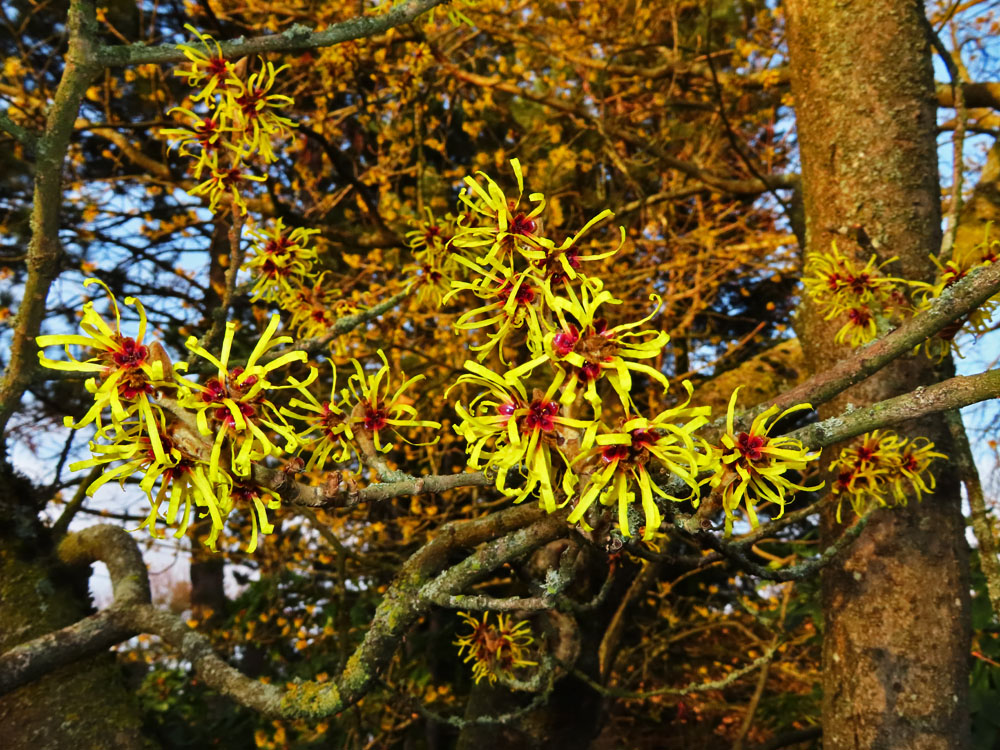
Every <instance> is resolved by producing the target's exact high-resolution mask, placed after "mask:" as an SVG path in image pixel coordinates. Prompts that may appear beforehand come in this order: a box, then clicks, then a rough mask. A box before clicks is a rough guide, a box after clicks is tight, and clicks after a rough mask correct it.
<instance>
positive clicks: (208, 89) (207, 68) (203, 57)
mask: <svg viewBox="0 0 1000 750" xmlns="http://www.w3.org/2000/svg"><path fill="white" fill-rule="evenodd" d="M184 28H185V29H187V30H188V31H190V32H191V33H192V34H194V35H195V36H196V37H197V38H198V40H199V41H200V42H201V44H202V46H203V47H204V50H205V51H204V52H202V51H201V50H199V49H197V48H196V47H192V46H190V45H187V44H179V45H177V48H178V49H179V50H180V51H181V52H183V53H184V56H185V57H186V58H187V59H188V60H190V61H191V67H190V68H188V69H187V70H175V71H174V75H175V76H179V77H181V78H184V79H186V80H187V83H188V85H189V86H191V87H193V88H197V87H198V86H204V88H202V90H201V91H199V92H198V93H197V94H195V96H194V97H193V99H194V100H195V101H198V100H199V99H204V100H206V101H207V100H209V99H211V97H212V95H213V94H215V93H216V89H217V88H218V87H219V86H220V85H225V82H226V80H227V79H228V78H229V76H230V75H232V71H233V66H232V63H230V62H229V61H227V60H226V59H225V57H223V56H222V47H220V46H219V43H218V42H217V41H215V39H213V38H212V37H211V36H210V35H208V34H202V33H200V32H199V31H198V30H197V29H195V28H194V26H191V25H189V24H185V26H184ZM213 47H214V48H213Z"/></svg>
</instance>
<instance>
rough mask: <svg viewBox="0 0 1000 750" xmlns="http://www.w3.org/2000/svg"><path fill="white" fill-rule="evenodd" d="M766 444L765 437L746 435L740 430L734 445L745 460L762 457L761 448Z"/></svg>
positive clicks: (758, 459) (754, 459) (756, 459)
mask: <svg viewBox="0 0 1000 750" xmlns="http://www.w3.org/2000/svg"><path fill="white" fill-rule="evenodd" d="M765 445H767V438H766V437H763V436H761V435H748V434H747V433H745V432H741V433H740V434H739V436H738V437H737V438H736V447H737V448H738V449H739V451H740V453H741V454H743V458H744V459H745V460H747V461H751V462H753V461H760V460H761V459H762V458H763V457H764V453H763V452H762V451H761V449H762V448H763V447H764V446H765Z"/></svg>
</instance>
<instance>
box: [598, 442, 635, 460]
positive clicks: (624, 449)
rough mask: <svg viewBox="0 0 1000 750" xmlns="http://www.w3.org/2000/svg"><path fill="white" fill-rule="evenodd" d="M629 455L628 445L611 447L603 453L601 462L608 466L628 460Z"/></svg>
mask: <svg viewBox="0 0 1000 750" xmlns="http://www.w3.org/2000/svg"><path fill="white" fill-rule="evenodd" d="M628 454H629V449H628V446H627V445H609V446H608V447H607V448H605V449H604V450H602V451H601V460H602V461H603V462H604V463H606V464H612V463H614V462H615V461H624V460H625V459H626V458H628Z"/></svg>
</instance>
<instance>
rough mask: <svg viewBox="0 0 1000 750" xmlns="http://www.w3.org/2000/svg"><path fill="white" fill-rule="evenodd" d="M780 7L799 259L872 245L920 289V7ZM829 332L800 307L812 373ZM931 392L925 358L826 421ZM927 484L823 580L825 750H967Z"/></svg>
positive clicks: (950, 514)
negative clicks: (925, 387) (797, 165)
mask: <svg viewBox="0 0 1000 750" xmlns="http://www.w3.org/2000/svg"><path fill="white" fill-rule="evenodd" d="M786 8H787V12H788V28H789V35H788V40H789V52H790V58H791V67H792V91H793V94H794V96H795V107H796V116H797V123H798V134H799V142H800V149H801V158H802V183H803V191H804V201H805V214H806V245H807V249H809V250H816V251H824V250H826V249H828V248H829V247H830V243H831V242H832V241H834V240H836V242H837V244H838V246H839V247H840V248H841V249H842V250H845V251H847V252H854V253H855V254H856V255H857V257H858V258H861V259H867V256H869V255H870V254H871V252H872V250H871V248H870V247H866V245H867V242H866V241H865V240H864V239H863V238H864V236H865V235H867V237H869V238H871V240H873V242H874V245H875V247H876V248H877V250H878V253H879V255H880V257H882V258H883V259H886V258H889V257H893V256H896V257H898V258H899V261H900V265H899V266H897V267H896V268H894V271H896V272H899V271H900V270H901V271H902V273H903V274H905V275H906V276H907V277H909V278H913V279H927V278H930V277H931V276H932V275H933V265H932V264H931V261H930V260H929V257H928V256H929V254H931V253H936V252H938V250H939V249H940V243H941V229H940V224H941V215H940V202H939V187H938V172H937V155H936V148H935V138H934V125H935V121H934V117H935V103H934V82H933V76H932V70H931V64H930V54H929V52H930V50H929V44H928V41H927V37H926V35H925V31H924V25H923V23H924V22H923V19H922V18H921V16H920V13H921V12H922V9H921V7H920V5H919V4H918V3H915V2H913V0H856V1H855V2H844V1H843V0H838V1H836V2H835V1H834V0H789V2H788V3H787V5H786ZM844 228H846V232H844ZM859 229H860V230H863V233H861V232H859ZM859 239H860V241H859ZM838 326H839V324H838V323H836V322H833V321H824V320H823V319H822V318H821V316H819V315H817V314H816V311H815V309H813V308H811V306H810V305H808V304H806V305H804V309H803V310H802V315H801V318H800V321H799V332H800V336H801V338H802V342H803V347H804V350H805V352H806V358H807V360H808V361H809V362H810V364H811V366H812V367H813V368H814V369H815V370H820V369H822V368H823V367H825V366H828V365H829V364H831V363H832V362H835V361H836V360H837V359H839V358H840V357H842V356H844V355H845V353H846V351H845V349H844V348H842V347H836V346H833V345H832V341H833V336H834V333H835V331H836V329H837V327H838ZM935 379H936V377H935V373H934V369H933V367H932V366H931V364H930V363H929V361H928V360H927V359H926V358H923V357H922V355H921V356H917V357H911V358H908V359H907V360H906V361H903V362H898V363H896V364H895V365H894V366H892V367H890V368H887V369H886V370H884V371H883V372H881V373H879V375H877V376H876V377H874V378H871V379H869V380H868V381H866V382H865V383H862V384H860V385H859V386H857V387H855V388H853V389H851V390H849V391H848V392H847V393H845V394H843V395H842V397H841V398H839V399H837V401H836V402H834V403H832V404H830V405H828V406H827V407H826V408H825V409H824V410H823V411H824V412H825V413H826V414H832V413H834V412H838V411H840V410H842V409H843V408H844V407H845V406H846V405H847V404H848V403H853V404H855V405H861V404H866V403H870V402H872V401H875V400H879V399H882V398H885V397H887V396H892V395H897V394H899V393H903V392H907V391H910V390H912V389H913V388H914V387H916V386H918V385H921V384H926V383H929V382H933V380H935ZM901 432H903V433H904V434H906V435H927V436H928V437H930V438H931V439H932V440H935V441H936V442H937V443H938V445H939V446H941V447H943V448H944V451H945V452H947V443H948V441H947V437H946V433H947V429H946V428H945V426H944V423H943V421H942V420H927V421H923V422H920V423H918V424H913V425H907V426H906V427H905V428H903V429H902V430H901ZM835 450H836V449H831V450H830V451H829V453H830V454H831V456H832V454H833V453H834V451H835ZM937 469H938V472H939V478H938V491H937V492H936V493H935V494H934V495H933V496H932V497H929V498H925V499H924V501H923V502H922V503H917V502H915V501H914V502H912V503H910V504H909V507H906V508H898V509H895V510H892V511H887V512H883V513H881V514H880V516H879V517H877V518H876V519H873V522H872V523H870V524H869V526H868V528H867V529H866V530H865V532H864V533H863V534H862V535H861V537H860V538H859V540H858V541H857V542H856V544H855V545H854V547H853V548H852V549H851V550H850V551H849V553H848V554H846V555H845V556H843V557H842V558H841V559H840V560H839V561H838V563H835V564H834V565H831V566H830V567H828V568H827V569H826V571H825V572H824V575H823V605H824V616H825V620H826V629H825V640H824V651H823V691H824V699H823V746H824V748H826V750H840V749H841V748H904V747H905V748H928V749H930V748H941V749H942V750H943V749H944V748H949V750H951V749H954V748H963V747H968V744H969V723H968V706H967V694H968V653H969V597H968V590H969V585H968V576H967V567H966V564H967V554H968V550H967V548H966V543H965V537H964V523H963V519H962V515H961V507H960V494H959V485H958V481H957V478H956V477H955V476H954V474H953V473H952V472H951V471H950V470H949V467H948V466H947V462H939V465H938V466H937ZM847 520H848V519H847V518H845V521H847ZM824 527H825V531H826V533H827V534H828V535H831V536H832V535H835V534H837V533H839V531H840V527H838V526H837V524H836V522H835V520H834V519H833V518H832V517H827V518H825V519H824Z"/></svg>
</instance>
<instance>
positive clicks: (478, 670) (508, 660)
mask: <svg viewBox="0 0 1000 750" xmlns="http://www.w3.org/2000/svg"><path fill="white" fill-rule="evenodd" d="M458 614H459V615H460V616H461V618H462V619H463V620H464V621H465V624H466V625H468V626H469V627H470V628H472V632H470V633H465V634H462V635H460V636H459V637H458V640H456V641H455V645H456V646H458V654H459V656H461V655H463V654H464V655H465V658H464V659H463V660H462V661H464V662H465V663H466V664H468V663H469V662H471V663H472V678H473V680H475V681H476V683H478V682H479V681H480V680H483V679H485V680H486V681H487V682H489V683H490V684H491V685H492V684H493V683H495V682H496V681H497V680H498V679H499V680H505V679H512V678H514V670H516V669H518V668H521V667H534V666H536V665H537V664H538V662H535V661H531V660H529V659H526V658H525V649H526V648H527V647H528V646H530V645H531V643H533V642H534V638H532V636H531V626H530V625H529V624H528V623H527V622H524V621H521V622H514V619H513V618H512V617H511V616H510V615H504V614H497V616H496V620H497V622H496V624H495V625H494V624H493V623H491V622H490V621H489V619H490V613H489V612H486V613H484V614H483V616H482V619H480V618H478V617H475V616H474V615H471V614H469V613H468V612H459V613H458Z"/></svg>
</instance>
